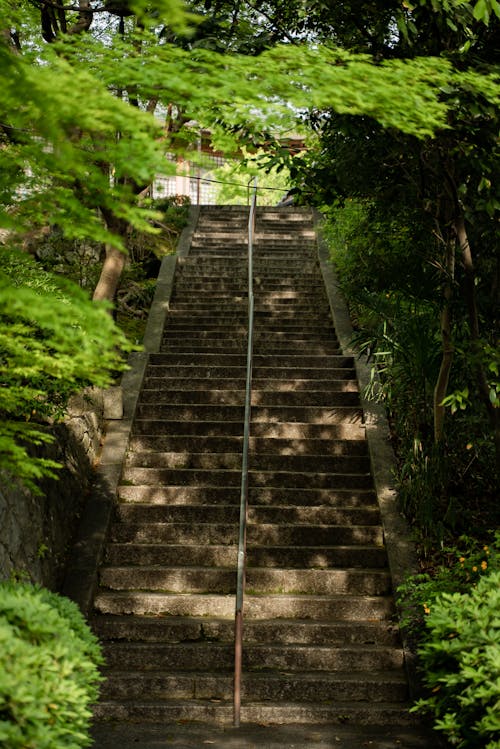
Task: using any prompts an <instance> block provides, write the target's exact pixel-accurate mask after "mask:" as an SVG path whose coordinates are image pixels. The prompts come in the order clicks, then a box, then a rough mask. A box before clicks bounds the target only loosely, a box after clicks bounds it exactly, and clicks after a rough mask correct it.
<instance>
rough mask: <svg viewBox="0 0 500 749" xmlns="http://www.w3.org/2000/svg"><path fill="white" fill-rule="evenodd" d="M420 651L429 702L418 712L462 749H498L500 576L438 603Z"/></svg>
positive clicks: (422, 703)
mask: <svg viewBox="0 0 500 749" xmlns="http://www.w3.org/2000/svg"><path fill="white" fill-rule="evenodd" d="M426 629H427V633H426V640H425V642H424V644H423V645H422V646H421V647H420V648H419V655H420V659H421V664H422V668H423V671H424V674H425V675H424V681H425V683H426V686H427V687H428V688H429V690H430V696H429V697H427V698H424V699H421V700H419V701H418V702H417V704H416V706H415V707H414V708H413V709H414V710H419V711H424V712H427V713H428V714H430V715H432V716H433V717H434V727H435V728H436V729H437V730H438V731H441V732H442V733H444V734H445V735H446V737H447V739H448V741H449V742H450V744H451V745H452V746H456V747H459V748H460V749H500V572H493V573H491V574H489V575H483V576H482V577H481V578H480V579H479V580H478V582H477V584H476V585H475V586H474V587H472V588H471V590H470V592H469V593H464V594H461V593H444V594H442V595H441V596H439V597H438V598H436V600H435V602H434V604H433V605H432V607H431V608H430V610H429V614H428V617H427V620H426Z"/></svg>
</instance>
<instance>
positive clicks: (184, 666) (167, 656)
mask: <svg viewBox="0 0 500 749" xmlns="http://www.w3.org/2000/svg"><path fill="white" fill-rule="evenodd" d="M104 657H105V659H106V664H107V667H108V668H120V669H126V670H127V671H129V670H132V669H136V670H139V671H142V670H151V671H156V670H161V671H163V670H168V671H170V670H173V669H177V670H179V671H198V670H204V671H214V672H215V674H217V672H220V671H227V672H229V673H231V670H232V668H233V665H234V646H233V644H232V643H227V644H226V643H214V642H202V643H183V646H182V648H179V647H178V646H177V645H176V644H172V645H171V644H168V643H133V642H132V643H130V642H129V643H110V644H109V645H107V644H105V646H104ZM242 660H243V664H242V665H243V668H244V669H245V670H247V669H252V668H257V669H261V670H262V669H265V670H267V669H269V670H286V671H287V672H291V673H297V672H301V671H312V670H316V671H319V672H333V671H351V673H353V672H358V671H370V670H374V671H379V670H384V669H387V670H391V671H392V670H393V669H397V668H401V667H402V665H403V654H402V651H401V649H399V648H394V647H384V646H381V645H373V646H366V645H365V646H356V645H351V646H344V647H340V648H335V647H329V646H321V645H319V646H314V645H313V646H311V645H294V644H290V645H273V644H269V645H268V644H262V645H259V644H251V645H246V646H245V647H244V648H243V659H242Z"/></svg>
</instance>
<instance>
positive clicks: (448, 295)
mask: <svg viewBox="0 0 500 749" xmlns="http://www.w3.org/2000/svg"><path fill="white" fill-rule="evenodd" d="M445 247H446V250H445V252H446V275H447V280H446V284H445V287H444V292H443V296H444V305H443V309H442V311H441V342H442V348H443V355H442V358H441V367H440V369H439V375H438V378H437V381H436V386H435V388H434V441H435V442H440V441H441V440H442V439H443V435H444V417H445V407H444V406H443V405H442V403H443V400H444V398H445V397H446V393H447V390H448V382H449V380H450V372H451V365H452V363H453V354H454V348H453V336H452V315H451V306H450V305H451V299H452V296H453V281H454V278H455V247H454V244H453V243H452V242H451V241H449V240H448V241H447V242H446V245H445Z"/></svg>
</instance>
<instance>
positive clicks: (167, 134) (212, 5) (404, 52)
mask: <svg viewBox="0 0 500 749" xmlns="http://www.w3.org/2000/svg"><path fill="white" fill-rule="evenodd" d="M0 12H1V16H2V18H3V29H2V34H1V36H0V83H1V85H2V100H1V102H0V175H1V176H0V230H2V231H3V235H2V236H3V241H4V243H6V245H7V246H8V247H9V252H13V251H14V250H21V251H25V250H26V246H27V242H28V240H29V238H30V237H32V236H36V235H37V233H39V232H42V233H43V232H44V231H47V229H48V228H51V227H57V229H58V231H60V232H61V233H62V234H63V235H64V236H65V237H67V238H68V239H76V240H81V239H92V240H96V241H98V242H102V243H104V244H105V247H106V253H105V260H104V264H103V272H102V275H101V280H100V282H99V284H98V286H97V288H96V291H95V294H94V297H95V299H96V300H99V299H106V298H108V299H112V297H113V295H114V293H115V291H116V288H117V285H118V283H119V276H120V272H121V270H122V268H123V265H124V262H125V256H126V250H127V241H128V235H129V231H130V228H131V227H134V228H139V229H141V230H147V231H154V229H153V228H152V227H151V223H150V221H149V219H150V218H151V216H152V213H151V209H150V208H149V207H148V204H147V202H146V201H144V200H143V195H144V192H145V190H146V188H147V187H148V185H149V184H150V183H151V181H152V180H153V178H154V176H155V175H159V174H161V173H162V172H163V173H165V172H168V171H169V169H170V168H171V167H170V166H169V161H168V159H167V158H166V155H167V154H169V153H173V152H175V151H178V152H179V151H180V152H182V151H183V150H186V149H188V150H189V149H190V147H191V144H192V142H193V138H194V137H195V136H196V134H195V132H194V129H193V127H192V123H193V122H196V123H198V124H199V125H200V126H201V125H202V126H203V127H206V128H209V129H210V130H211V131H212V133H213V139H214V143H215V144H216V145H217V146H218V147H220V148H222V149H223V150H225V151H227V152H234V151H235V150H237V149H238V148H240V147H241V146H247V147H248V148H249V149H251V150H254V151H255V150H257V149H258V148H259V147H261V146H263V145H265V146H266V148H267V149H268V151H269V144H270V143H273V142H275V143H276V144H279V138H278V137H277V136H279V134H280V133H283V132H287V131H290V130H296V129H297V128H301V129H302V130H303V131H304V132H308V133H310V134H311V135H310V138H309V140H310V143H309V151H308V154H307V157H306V158H305V159H304V160H303V163H302V164H299V162H295V163H293V164H290V163H288V165H289V166H291V167H292V171H293V173H294V174H296V175H297V178H298V180H299V182H300V183H301V184H303V185H305V186H307V184H309V185H310V184H312V183H314V185H315V187H314V189H315V191H316V193H317V194H318V195H323V196H324V197H325V199H326V198H327V197H328V196H329V195H331V196H333V197H334V198H335V199H338V198H341V197H342V196H343V195H344V196H345V195H346V194H347V192H349V190H347V188H346V185H345V183H344V184H342V179H341V173H342V170H344V172H345V173H347V171H348V169H347V168H346V165H347V164H348V161H349V158H350V156H349V154H350V153H351V154H357V156H356V158H358V157H359V155H360V154H361V153H363V158H365V157H367V158H366V160H365V161H364V163H373V164H375V163H376V161H377V159H378V158H379V157H380V158H382V159H384V158H386V156H387V159H388V163H389V169H385V168H384V169H380V168H379V169H377V168H376V167H375V166H374V168H373V170H372V174H371V176H370V179H367V180H366V182H365V187H364V188H363V187H362V185H361V180H360V181H358V185H357V186H355V187H354V186H351V188H352V189H351V188H350V189H351V192H352V194H361V193H362V192H363V189H364V190H365V193H366V192H368V193H370V190H371V193H370V194H377V195H378V194H380V192H381V189H382V185H383V184H384V183H385V184H387V183H388V182H392V178H393V175H394V174H396V173H397V174H398V179H399V182H398V184H402V183H404V182H405V179H406V177H405V175H407V174H408V172H409V171H410V167H411V169H412V170H413V169H415V170H416V169H417V164H419V163H420V166H421V167H422V165H423V166H424V168H423V171H424V173H425V174H426V175H430V176H429V177H426V190H425V191H424V192H423V193H422V196H421V197H419V199H420V200H421V205H422V206H423V207H426V206H427V207H428V205H429V201H431V204H433V205H434V206H437V205H438V203H439V204H440V205H441V203H442V201H441V197H440V195H439V190H438V189H437V188H436V189H434V188H433V187H432V185H434V186H437V185H439V184H440V183H441V184H446V185H448V187H447V188H446V190H448V192H449V201H451V203H453V200H454V201H455V204H456V205H460V206H461V205H462V203H463V201H464V197H463V196H465V195H466V196H468V197H467V206H468V207H467V209H466V211H465V212H464V211H463V210H462V208H461V209H460V211H459V212H458V213H457V212H455V215H454V219H456V220H458V219H459V218H460V217H463V216H465V215H467V216H468V215H469V214H471V211H472V212H473V211H476V212H477V211H482V212H483V213H484V212H486V213H487V214H488V215H491V213H492V212H494V211H495V210H496V208H497V202H498V196H497V195H496V193H495V190H496V189H497V186H495V181H494V179H493V171H494V148H495V145H494V139H493V134H494V126H493V123H494V120H495V117H496V115H497V112H498V103H499V97H500V79H499V76H498V69H497V67H496V65H497V63H498V60H497V59H496V58H495V57H493V58H491V56H490V57H488V56H489V55H490V53H491V48H492V40H493V38H494V33H495V29H496V27H497V25H498V22H497V16H498V15H499V6H498V3H496V0H479V2H478V3H477V4H476V5H475V6H471V5H470V4H469V3H466V2H464V0H443V1H442V2H438V0H433V1H432V3H431V2H430V1H429V2H427V0H422V2H419V3H417V4H415V5H411V4H409V3H405V4H404V5H399V4H398V3H396V2H393V3H390V4H389V5H387V3H379V2H376V3H374V4H373V5H372V6H369V7H367V6H366V5H365V4H363V3H357V2H352V3H348V4H342V5H341V6H340V5H331V4H325V3H321V2H315V1H309V0H308V1H306V0H294V1H293V2H291V3H286V2H282V1H281V0H279V1H277V2H243V0H231V2H222V1H221V2H218V1H217V0H213V1H212V2H210V0H206V2H192V3H191V4H188V6H187V7H186V6H184V5H182V4H181V3H180V2H179V0H155V1H154V2H145V1H143V0H135V2H127V0H116V1H115V0H109V1H108V0H107V1H106V2H99V1H98V0H96V1H95V2H90V0H80V2H79V4H78V6H67V7H66V6H64V5H58V4H55V3H53V2H51V0H33V2H30V1H29V0H25V1H24V2H22V3H18V4H13V3H11V2H9V0H0ZM495 14H496V15H495ZM478 145H479V146H480V150H479V152H477V148H478ZM339 154H340V156H339ZM444 155H445V158H443V156H444ZM270 158H271V160H272V158H273V157H272V156H271V157H270ZM283 159H284V154H283V151H282V150H281V151H280V149H279V147H277V149H276V152H275V156H274V162H275V163H277V164H279V163H281V162H283ZM369 159H371V162H370V161H369ZM398 160H399V161H400V162H401V164H400V167H401V168H400V169H399V171H398V170H397V169H395V168H394V164H395V163H397V162H398ZM343 164H344V166H343ZM438 164H439V168H438V167H437V166H436V165H438ZM391 165H392V166H391ZM443 165H444V166H443ZM299 166H300V167H301V168H300V169H299ZM384 166H385V162H384ZM466 166H467V170H468V171H467V174H465V171H464V175H465V176H462V173H460V177H459V178H458V177H457V176H456V175H457V173H458V172H457V170H458V169H460V170H462V171H463V170H464V169H465V167H466ZM365 171H366V170H365ZM375 173H378V174H379V176H380V179H379V180H378V181H377V180H375V181H374V180H373V175H374V174H375ZM415 174H416V172H415V171H413V172H412V175H413V176H411V177H410V178H409V179H408V180H407V182H408V184H409V183H412V181H414V179H415ZM389 175H390V177H389ZM447 175H448V176H447ZM370 180H371V182H370ZM384 181H385V182H384ZM394 184H395V183H394ZM408 184H407V183H405V191H406V193H408V191H409V188H408ZM497 184H498V183H496V185H497ZM433 190H434V191H433ZM473 195H474V196H475V199H474V200H472V198H471V197H470V196H473ZM453 196H454V197H453ZM432 201H434V203H432ZM440 201H441V202H440ZM464 205H465V204H464ZM469 206H470V208H469ZM431 212H432V211H431ZM467 212H468V213H467ZM434 213H435V210H434ZM442 223H443V222H442ZM443 225H444V224H443ZM457 226H458V224H457ZM441 228H442V227H441ZM6 257H7V256H6ZM13 257H14V255H12V254H9V255H8V258H9V259H8V261H7V266H8V264H9V263H12V258H13ZM16 257H17V258H20V256H19V255H16ZM19 263H20V266H19V267H20V268H21V269H24V268H25V266H24V264H23V263H24V261H23V260H22V259H19ZM33 272H34V271H33ZM14 275H15V274H14ZM19 277H20V278H23V277H24V275H23V272H21V273H20V276H19ZM51 283H52V281H50V283H49V282H48V281H44V283H43V284H41V286H43V285H44V284H45V286H46V288H47V289H49V288H50V285H51ZM54 283H55V282H54ZM13 289H16V290H17V297H18V300H19V301H18V305H17V308H16V309H17V311H16V314H19V316H20V317H19V319H20V320H23V322H22V325H21V323H19V325H21V327H16V325H17V322H16V324H15V325H14V324H11V315H12V309H11V307H10V306H9V305H10V304H11V302H10V301H9V299H12V294H13V293H14V292H13ZM23 290H24V287H23ZM28 290H29V285H28ZM30 293H31V292H30ZM51 293H52V292H49V293H48V297H49V296H50V294H51ZM65 293H66V294H67V295H68V299H69V296H71V295H72V294H73V292H70V291H69V290H68V289H66V292H65ZM74 294H75V300H77V301H76V302H75V303H76V304H77V305H78V308H79V310H80V312H82V314H83V309H84V308H85V305H86V304H90V302H88V301H86V300H84V299H83V298H82V297H81V296H80V295H79V294H78V292H77V291H76V290H75V291H74ZM1 300H2V301H1V303H2V319H3V320H4V321H5V322H6V323H7V330H8V334H7V336H8V337H10V339H11V342H10V343H9V344H7V342H6V341H4V343H3V348H2V351H1V354H0V361H1V362H2V367H3V368H4V369H5V371H6V372H10V373H11V374H10V375H9V376H8V377H9V379H8V380H7V381H8V382H9V383H10V384H11V385H12V387H17V388H18V390H19V392H20V391H21V390H23V389H25V388H28V389H26V390H25V392H24V395H23V396H22V397H21V398H20V400H16V399H13V400H12V404H14V403H18V405H19V408H17V406H16V408H14V406H13V408H12V410H11V411H5V412H4V413H5V414H8V421H9V423H11V425H12V424H13V423H14V422H15V423H21V422H23V423H24V422H25V419H26V407H27V404H28V401H29V400H30V398H31V399H34V400H35V404H33V408H32V409H31V410H32V411H33V410H35V411H37V412H38V408H36V407H35V405H36V402H38V400H39V399H42V400H44V396H43V395H42V394H41V390H40V389H39V386H38V385H37V386H36V387H34V388H33V389H32V390H30V389H29V388H30V387H31V384H28V385H27V383H26V377H22V376H21V374H20V373H19V366H18V363H16V361H15V358H13V353H12V350H13V348H15V347H16V345H17V344H16V341H17V340H18V338H17V337H18V336H21V337H20V338H19V345H20V341H21V340H23V338H22V336H23V335H25V337H26V335H27V334H26V331H24V332H22V331H21V328H22V326H23V325H26V326H28V328H29V327H30V326H31V328H33V329H36V330H37V331H38V332H37V336H38V338H40V340H43V341H49V340H51V336H52V333H51V334H50V335H48V334H47V333H43V334H42V333H41V332H40V330H39V328H40V326H41V318H40V321H39V320H38V317H37V315H38V313H37V312H36V311H35V310H37V309H38V307H33V305H30V303H29V294H28V291H27V295H24V294H23V293H21V287H20V285H19V284H18V285H17V286H15V284H14V278H13V274H12V273H9V272H7V273H5V272H4V274H3V292H2V297H1ZM69 306H70V305H69V303H68V305H67V306H66V307H64V305H63V306H62V308H61V310H62V311H61V312H56V305H55V306H54V311H53V315H54V317H55V316H56V315H60V316H59V318H58V320H59V323H61V324H62V321H63V320H64V319H66V320H67V325H68V329H71V326H72V325H73V322H72V320H73V317H72V315H73V312H71V313H70V314H69V317H68V316H67V317H66V318H65V317H64V316H63V311H66V312H67V311H68V310H69ZM22 308H23V309H24V311H23V309H22ZM48 314H49V315H50V312H48ZM92 314H94V313H93V312H92V313H90V312H89V315H88V316H87V317H86V316H85V315H86V313H85V315H83V317H82V318H81V320H83V318H85V320H86V322H85V323H83V322H79V323H78V325H84V326H86V327H85V331H86V333H85V334H86V336H87V340H88V341H89V342H90V341H93V342H94V343H95V345H96V349H95V350H96V352H101V351H102V345H103V339H102V338H100V337H99V341H98V337H96V335H94V332H93V330H94V325H95V324H96V323H94V321H93V320H94V318H92ZM40 315H41V317H42V313H41V307H40ZM30 316H31V317H30ZM39 322H40V325H39ZM44 324H45V323H44ZM82 329H83V328H82ZM23 330H24V329H23ZM53 330H55V327H54V328H53ZM102 331H103V335H108V340H109V344H110V346H111V347H113V346H115V345H116V339H114V338H113V335H114V334H113V333H112V327H110V328H109V329H108V328H106V327H103V328H102ZM104 331H106V333H104ZM476 338H478V336H477V335H476ZM71 340H72V339H69V340H68V344H67V346H68V351H67V352H64V355H63V352H62V351H61V352H59V350H58V348H57V346H56V344H55V340H54V341H52V340H51V343H50V345H49V346H48V350H50V351H54V352H56V353H54V356H55V357H56V358H57V357H59V356H61V357H62V358H61V361H65V362H68V352H70V350H71V346H72V345H73V347H74V350H75V352H76V350H77V347H78V346H80V342H79V341H78V338H77V337H75V339H74V342H73V343H71ZM482 350H483V351H484V350H485V349H484V347H483V348H482ZM65 356H66V359H64V357H65ZM69 358H71V355H70V354H69ZM98 358H99V357H94V356H89V357H88V359H87V361H88V366H87V370H86V374H85V375H84V373H83V368H82V370H81V371H80V373H79V375H78V377H77V378H75V377H74V375H73V373H72V370H71V368H68V369H67V370H65V369H64V367H63V366H61V370H60V372H59V374H58V381H59V384H60V385H61V392H64V393H67V392H69V390H70V389H71V388H73V387H77V386H80V385H81V384H82V383H83V382H84V381H85V379H86V378H87V380H88V381H98V380H99V378H100V377H101V374H100V372H101V373H102V376H103V378H104V379H105V375H104V372H105V371H106V372H108V375H109V373H110V370H111V369H112V366H111V364H110V363H109V362H107V363H106V364H105V365H104V367H103V368H101V370H100V369H99V364H98V361H97V360H98ZM82 366H83V365H82ZM113 366H114V365H113ZM14 372H18V375H17V377H18V379H17V380H16V378H15V376H14V374H13V373H14ZM106 376H107V375H106ZM49 379H50V377H49ZM65 382H67V383H68V388H66V386H65V385H64V383H65ZM11 385H9V387H10V386H11ZM49 389H50V391H51V393H54V392H55V391H54V389H53V388H52V386H51V388H49ZM5 392H7V391H5ZM9 392H10V391H9ZM10 397H11V396H9V397H8V398H4V401H5V400H7V401H8V400H9V399H10ZM51 397H52V396H51ZM56 400H57V398H56ZM21 403H22V404H23V405H22V407H21V405H20V404H21ZM16 419H18V421H17V422H16ZM13 429H14V428H13V427H12V426H10V427H9V430H10V431H9V432H8V434H6V435H5V439H6V440H7V441H8V440H10V439H11V438H12V435H13V434H14V432H15V429H14V432H13V431H12V430H13ZM16 429H17V427H16ZM24 434H25V436H28V437H29V435H28V433H27V432H26V430H25V432H24ZM16 439H17V438H16ZM6 444H7V443H5V442H4V446H5V445H6ZM9 444H10V445H11V447H12V449H14V447H13V443H9ZM15 444H16V445H17V444H18V442H16V443H15ZM4 449H5V450H6V452H5V451H4V453H3V454H4V455H8V454H9V450H10V449H11V448H9V447H8V445H7V446H6V447H4ZM5 465H6V466H7V467H8V466H9V465H11V464H10V463H9V462H8V460H7V462H6V463H5ZM11 467H12V466H11ZM13 470H14V469H13Z"/></svg>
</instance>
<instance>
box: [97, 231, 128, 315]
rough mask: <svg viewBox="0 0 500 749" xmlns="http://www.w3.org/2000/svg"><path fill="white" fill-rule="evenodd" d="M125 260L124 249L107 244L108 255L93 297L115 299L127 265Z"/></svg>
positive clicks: (98, 299)
mask: <svg viewBox="0 0 500 749" xmlns="http://www.w3.org/2000/svg"><path fill="white" fill-rule="evenodd" d="M125 261H126V254H125V253H124V252H123V251H122V250H119V249H117V248H116V247H114V246H113V245H111V244H107V245H106V257H105V259H104V263H103V266H102V270H101V275H100V276H99V281H98V282H97V286H96V287H95V291H94V295H93V297H92V298H93V300H94V301H101V300H103V299H107V300H108V301H110V302H112V301H113V299H114V297H115V294H116V291H117V289H118V284H119V283H120V278H121V275H122V272H123V268H124V267H125Z"/></svg>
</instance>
